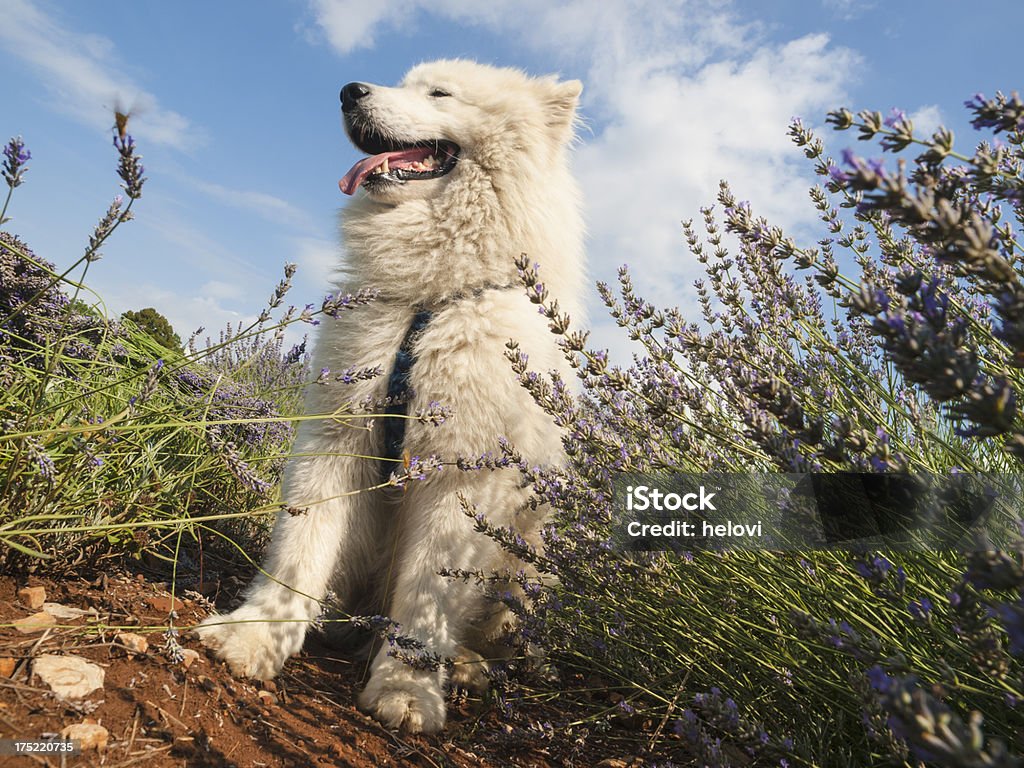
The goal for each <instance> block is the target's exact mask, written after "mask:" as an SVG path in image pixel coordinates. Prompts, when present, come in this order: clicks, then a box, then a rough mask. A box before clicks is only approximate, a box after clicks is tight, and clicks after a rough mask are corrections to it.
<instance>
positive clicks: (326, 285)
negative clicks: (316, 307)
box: [290, 237, 341, 296]
mask: <svg viewBox="0 0 1024 768" xmlns="http://www.w3.org/2000/svg"><path fill="white" fill-rule="evenodd" d="M290 254H291V255H290V258H291V259H292V260H293V261H294V262H295V263H296V264H298V266H299V269H298V272H297V273H296V277H297V278H298V280H301V281H302V282H303V283H304V284H305V285H308V286H309V287H310V288H311V290H312V291H313V293H312V294H308V295H312V296H320V295H325V294H327V293H330V290H331V287H332V286H333V285H334V284H335V283H336V282H337V272H338V268H339V267H340V266H341V248H340V246H339V245H338V243H337V241H334V240H323V239H321V238H317V237H296V238H293V239H292V241H291V248H290ZM303 295H307V294H306V292H303Z"/></svg>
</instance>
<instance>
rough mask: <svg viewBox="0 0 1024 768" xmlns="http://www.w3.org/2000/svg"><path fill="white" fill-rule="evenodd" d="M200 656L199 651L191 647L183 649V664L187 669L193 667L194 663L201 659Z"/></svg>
mask: <svg viewBox="0 0 1024 768" xmlns="http://www.w3.org/2000/svg"><path fill="white" fill-rule="evenodd" d="M200 658H201V657H200V656H199V651H193V650H192V649H191V648H182V649H181V666H183V667H184V668H185V669H188V668H189V667H191V666H192V665H193V664H195V663H196V662H197V661H199V659H200Z"/></svg>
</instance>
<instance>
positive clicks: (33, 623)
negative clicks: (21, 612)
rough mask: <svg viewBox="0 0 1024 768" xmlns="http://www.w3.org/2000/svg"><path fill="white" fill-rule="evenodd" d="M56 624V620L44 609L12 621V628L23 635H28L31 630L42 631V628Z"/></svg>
mask: <svg viewBox="0 0 1024 768" xmlns="http://www.w3.org/2000/svg"><path fill="white" fill-rule="evenodd" d="M56 625H57V620H56V619H55V618H53V616H52V614H49V613H47V612H46V611H40V612H39V613H33V614H32V615H31V616H26V617H25V618H23V619H18V620H17V621H15V622H14V628H15V629H16V630H18V631H19V632H21V633H22V634H25V635H30V634H32V633H33V632H42V631H43V630H44V629H47V628H48V627H54V626H56Z"/></svg>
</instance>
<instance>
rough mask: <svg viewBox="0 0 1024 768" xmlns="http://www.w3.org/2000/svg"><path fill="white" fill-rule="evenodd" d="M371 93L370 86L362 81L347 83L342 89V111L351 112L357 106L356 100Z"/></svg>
mask: <svg viewBox="0 0 1024 768" xmlns="http://www.w3.org/2000/svg"><path fill="white" fill-rule="evenodd" d="M369 93H370V88H369V86H366V85H363V84H362V83H349V84H348V85H346V86H345V87H344V88H342V89H341V110H342V112H351V111H352V110H353V109H355V108H356V102H357V101H359V100H360V99H361V98H363V96H367V95H369Z"/></svg>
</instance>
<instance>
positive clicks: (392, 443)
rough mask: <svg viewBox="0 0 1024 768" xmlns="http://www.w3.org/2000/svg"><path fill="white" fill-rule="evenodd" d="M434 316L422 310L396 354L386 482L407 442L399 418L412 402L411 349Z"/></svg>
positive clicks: (387, 419) (387, 412)
mask: <svg viewBox="0 0 1024 768" xmlns="http://www.w3.org/2000/svg"><path fill="white" fill-rule="evenodd" d="M433 317H434V313H433V312H431V311H429V310H426V309H421V310H420V311H419V312H417V313H416V315H415V316H414V317H413V319H412V322H411V323H410V324H409V330H407V331H406V332H405V338H403V339H402V343H401V344H400V345H399V346H398V352H396V353H395V364H394V366H393V367H392V368H391V373H390V374H389V375H388V405H387V406H385V408H384V446H383V450H382V452H381V458H382V459H383V461H381V462H380V476H381V482H387V480H388V478H389V477H391V473H392V472H393V471H395V469H396V468H397V467H396V465H395V461H397V460H398V459H400V458H401V457H402V443H403V442H404V440H405V419H403V418H400V417H402V416H405V415H407V414H408V412H409V401H410V400H411V399H412V396H413V391H412V367H413V365H415V364H416V356H415V355H414V354H413V351H412V346H413V343H414V342H415V341H416V337H417V336H418V335H419V334H420V333H421V332H422V331H423V329H424V328H426V327H427V324H428V323H430V321H431V320H432V319H433Z"/></svg>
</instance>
